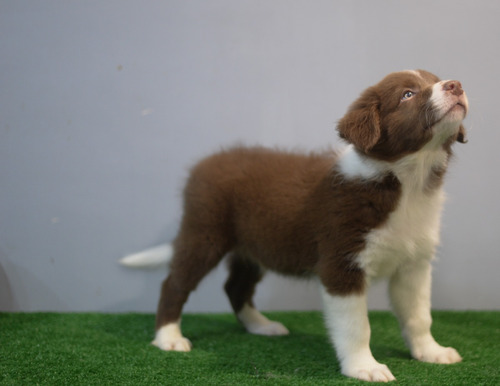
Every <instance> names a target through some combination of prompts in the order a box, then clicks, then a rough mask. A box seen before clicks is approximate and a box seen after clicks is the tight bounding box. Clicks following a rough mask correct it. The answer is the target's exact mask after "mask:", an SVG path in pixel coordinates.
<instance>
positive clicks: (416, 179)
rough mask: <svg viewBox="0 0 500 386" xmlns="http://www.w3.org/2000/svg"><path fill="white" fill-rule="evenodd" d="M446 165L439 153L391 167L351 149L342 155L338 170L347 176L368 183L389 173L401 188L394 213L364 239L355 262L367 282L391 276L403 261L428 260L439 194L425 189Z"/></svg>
mask: <svg viewBox="0 0 500 386" xmlns="http://www.w3.org/2000/svg"><path fill="white" fill-rule="evenodd" d="M429 147H430V146H429ZM447 161H448V156H447V154H446V153H445V152H444V151H443V150H442V149H438V150H429V149H426V148H424V149H422V151H420V152H419V153H417V154H413V155H410V156H407V157H405V158H403V159H401V160H399V161H397V162H396V163H394V164H389V163H383V162H377V161H373V160H367V159H363V158H360V156H359V154H357V153H356V152H354V151H353V150H352V148H348V149H347V150H346V152H345V153H344V155H343V158H342V159H341V161H340V166H341V170H342V172H343V173H344V175H346V176H347V177H352V178H360V177H361V178H366V179H371V178H376V176H377V175H378V174H379V173H383V172H387V171H390V172H392V173H394V174H395V175H396V176H397V178H398V179H399V180H400V182H401V186H402V194H401V197H400V199H399V202H398V205H397V207H396V209H395V210H394V211H393V212H392V213H391V214H390V215H389V218H388V219H387V221H386V222H385V223H384V224H383V225H382V226H381V227H379V228H376V229H374V230H372V231H371V232H370V233H369V234H368V235H367V237H366V245H365V248H364V250H363V251H362V252H361V253H360V254H359V256H358V258H357V262H358V264H359V265H360V266H361V268H363V269H364V271H365V272H366V273H367V275H368V277H369V278H378V277H386V276H390V275H391V274H392V273H393V272H394V271H395V270H396V269H398V268H399V267H400V266H401V265H403V264H405V262H409V261H415V260H417V259H427V260H430V259H432V258H433V256H434V251H435V248H436V246H437V244H438V243H439V224H440V218H441V209H442V205H443V202H444V192H443V191H442V189H441V188H436V189H433V190H429V189H426V186H427V183H428V179H429V178H430V175H431V170H432V168H434V167H442V168H445V167H446V165H447Z"/></svg>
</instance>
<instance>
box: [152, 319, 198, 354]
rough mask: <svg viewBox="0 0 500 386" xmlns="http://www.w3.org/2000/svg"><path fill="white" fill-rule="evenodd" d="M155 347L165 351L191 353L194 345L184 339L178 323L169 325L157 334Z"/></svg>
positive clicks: (154, 342)
mask: <svg viewBox="0 0 500 386" xmlns="http://www.w3.org/2000/svg"><path fill="white" fill-rule="evenodd" d="M152 344H153V345H155V346H156V347H158V348H159V349H161V350H164V351H184V352H187V351H191V347H192V344H191V342H190V341H189V339H187V338H184V337H183V336H182V334H181V332H180V328H179V325H178V324H177V323H172V324H167V325H166V326H163V327H161V328H160V329H159V330H158V331H157V332H156V337H155V340H154V341H153V342H152Z"/></svg>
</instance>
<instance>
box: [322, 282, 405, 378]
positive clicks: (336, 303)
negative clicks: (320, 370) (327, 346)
mask: <svg viewBox="0 0 500 386" xmlns="http://www.w3.org/2000/svg"><path fill="white" fill-rule="evenodd" d="M322 292H323V303H324V307H325V320H326V324H327V327H328V330H329V333H330V337H331V340H332V342H333V345H334V347H335V350H336V352H337V357H338V359H339V361H340V366H341V371H342V374H344V375H346V376H348V377H352V378H357V379H361V380H364V381H375V382H388V381H392V380H394V379H395V378H394V376H393V375H392V373H391V372H390V371H389V369H388V368H387V366H386V365H383V364H381V363H379V362H377V361H376V360H375V358H374V357H373V355H372V353H371V350H370V324H369V322H368V311H367V306H366V297H365V295H348V296H337V295H331V294H330V293H329V292H328V291H326V290H325V289H324V288H323V291H322Z"/></svg>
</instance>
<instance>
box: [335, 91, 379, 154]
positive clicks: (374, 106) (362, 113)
mask: <svg viewBox="0 0 500 386" xmlns="http://www.w3.org/2000/svg"><path fill="white" fill-rule="evenodd" d="M337 131H338V132H339V135H340V137H341V138H343V139H345V140H347V141H348V142H350V143H352V144H353V145H354V146H356V147H357V148H358V149H360V150H362V151H363V152H364V153H366V152H368V151H369V150H370V149H371V148H372V147H373V146H375V145H376V143H377V142H378V140H379V139H380V113H379V99H378V96H377V94H376V93H375V91H374V90H373V89H371V88H369V89H368V90H366V91H365V92H364V93H363V94H362V95H361V96H360V97H359V99H358V100H356V101H355V102H354V103H353V104H352V105H351V107H350V108H349V110H348V111H347V113H346V115H344V117H343V118H342V119H341V120H340V121H339V123H338V125H337Z"/></svg>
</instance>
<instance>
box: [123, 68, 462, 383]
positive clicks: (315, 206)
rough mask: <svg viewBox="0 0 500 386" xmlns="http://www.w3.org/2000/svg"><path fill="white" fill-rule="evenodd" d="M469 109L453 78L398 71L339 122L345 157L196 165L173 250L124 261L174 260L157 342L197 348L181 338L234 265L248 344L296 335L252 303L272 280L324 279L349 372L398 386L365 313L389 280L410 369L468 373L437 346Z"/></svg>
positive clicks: (229, 289) (214, 160)
mask: <svg viewBox="0 0 500 386" xmlns="http://www.w3.org/2000/svg"><path fill="white" fill-rule="evenodd" d="M467 109H468V102H467V97H466V94H465V92H464V91H463V89H462V86H461V84H460V82H458V81H456V80H446V81H440V80H439V79H438V77H436V76H435V75H433V74H431V73H429V72H427V71H422V70H418V71H403V72H398V73H392V74H390V75H388V76H387V77H385V78H384V79H383V80H382V81H381V82H379V83H378V84H376V85H375V86H372V87H370V88H368V89H367V90H366V91H364V92H363V93H362V95H361V96H360V97H359V99H357V100H356V101H355V102H354V103H353V104H352V105H351V107H350V108H349V109H348V111H347V113H346V115H345V116H344V117H343V118H342V119H341V120H340V121H339V123H338V126H337V131H338V133H339V135H340V137H341V138H343V139H344V140H345V141H347V142H348V145H347V147H346V148H345V150H344V151H342V152H340V153H334V152H331V153H325V154H310V155H301V154H294V153H287V152H280V151H275V150H268V149H265V148H243V147H239V148H235V149H232V150H228V151H223V152H220V153H218V154H215V155H213V156H211V157H208V158H206V159H204V160H203V161H201V162H200V163H198V164H197V165H196V166H195V167H194V168H193V169H192V171H191V174H190V177H189V179H188V181H187V184H186V187H185V190H184V216H183V219H182V223H181V226H180V230H179V233H178V235H177V237H176V239H175V241H174V242H173V245H172V249H170V247H165V246H163V247H160V248H159V249H153V250H150V251H149V252H146V253H143V254H140V255H138V256H137V255H136V256H132V257H129V258H128V261H127V259H125V260H124V263H125V264H138V265H141V264H142V265H144V264H147V262H146V260H145V259H148V258H152V259H153V261H155V256H156V258H158V257H159V258H160V260H161V259H162V258H163V257H166V256H167V255H168V254H170V252H171V254H172V256H171V262H170V273H169V275H168V277H167V279H166V280H165V281H164V283H163V286H162V289H161V298H160V302H159V305H158V312H157V318H156V328H157V332H156V338H155V340H154V344H155V345H157V346H158V347H159V348H160V349H162V350H176V351H189V350H191V343H190V342H189V340H188V339H186V338H185V337H183V336H182V334H181V329H180V321H181V311H182V307H183V305H184V303H185V302H186V300H187V299H188V295H189V293H190V292H191V291H193V290H194V289H195V288H196V286H197V284H198V283H199V282H200V280H201V279H202V278H203V277H204V276H205V275H206V274H207V273H208V272H209V271H210V270H212V269H213V268H214V267H215V266H216V265H217V264H218V263H219V262H220V261H221V260H222V258H223V257H224V256H225V255H229V257H228V260H229V271H230V274H229V279H228V280H227V282H226V284H225V287H224V288H225V291H226V293H227V295H228V297H229V300H230V302H231V305H232V308H233V309H234V312H235V313H236V316H237V318H238V320H239V321H240V322H241V323H242V324H243V326H244V327H245V328H246V329H247V330H248V331H249V332H250V333H253V334H262V335H284V334H288V330H287V329H286V328H285V327H284V326H283V325H282V324H281V323H279V322H274V321H270V320H268V319H267V318H266V317H265V316H263V315H262V314H261V313H260V312H259V311H257V310H256V308H255V306H254V303H253V301H252V296H253V293H254V289H255V286H256V284H257V283H258V282H259V280H261V278H262V276H263V275H264V273H265V271H266V270H272V271H276V272H279V273H281V274H285V275H291V276H296V277H310V276H316V277H318V278H319V281H320V283H321V287H322V296H323V301H324V312H325V320H326V325H327V327H328V330H329V334H330V337H331V340H332V342H333V345H334V347H335V351H336V353H337V356H338V359H339V362H340V365H341V371H342V373H343V374H344V375H346V376H348V377H353V378H358V379H361V380H366V381H383V382H387V381H391V380H394V379H395V378H394V376H393V375H392V373H391V372H390V371H389V369H388V368H387V366H385V365H383V364H380V363H379V362H377V361H376V360H375V359H374V357H373V356H372V353H371V351H370V347H369V341H370V326H369V323H368V316H367V305H366V291H367V288H368V286H369V284H370V282H372V281H373V280H375V279H378V278H388V279H389V282H390V287H389V288H390V298H391V302H392V306H393V309H394V312H395V314H396V315H397V317H398V319H399V323H400V326H401V330H402V334H403V336H404V338H405V340H406V343H407V344H408V347H409V349H410V350H411V354H412V355H413V357H414V358H416V359H418V360H421V361H425V362H433V363H455V362H459V361H461V357H460V355H459V354H458V353H457V351H455V349H453V348H446V347H442V346H440V345H439V344H438V343H437V342H436V341H435V340H434V338H433V337H432V335H431V331H430V327H431V313H430V291H431V261H432V259H433V256H434V253H435V249H436V246H437V244H438V242H439V223H440V213H441V207H442V204H443V199H444V195H443V190H442V183H443V177H444V174H445V172H446V169H447V166H448V161H449V159H450V157H451V154H452V150H451V148H452V145H453V144H454V143H455V142H457V141H458V142H462V143H465V142H466V138H465V129H464V127H463V126H462V120H463V119H464V118H465V115H466V113H467ZM155 254H156V255H155ZM156 260H157V259H156ZM150 263H151V261H150Z"/></svg>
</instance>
